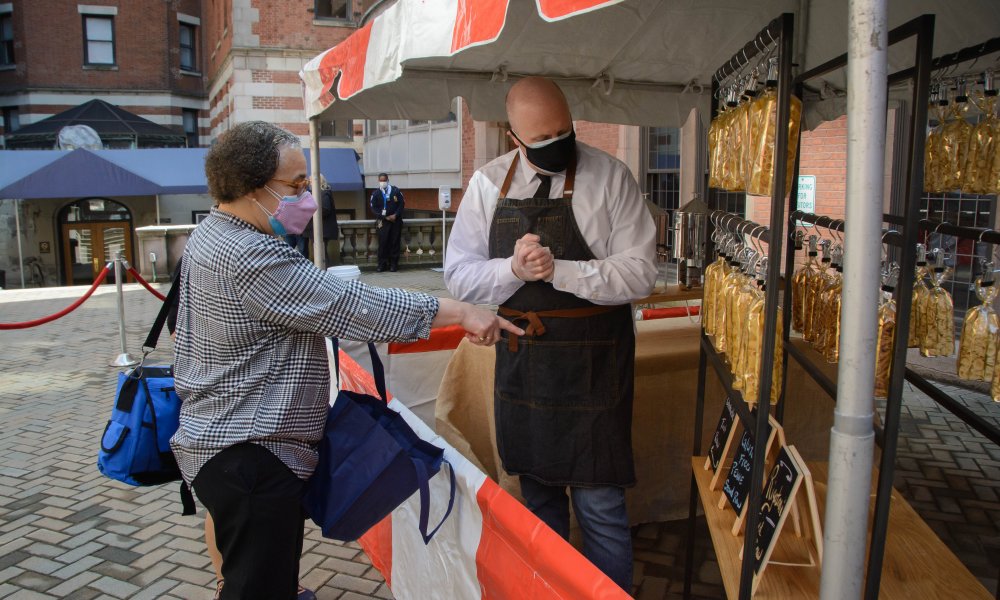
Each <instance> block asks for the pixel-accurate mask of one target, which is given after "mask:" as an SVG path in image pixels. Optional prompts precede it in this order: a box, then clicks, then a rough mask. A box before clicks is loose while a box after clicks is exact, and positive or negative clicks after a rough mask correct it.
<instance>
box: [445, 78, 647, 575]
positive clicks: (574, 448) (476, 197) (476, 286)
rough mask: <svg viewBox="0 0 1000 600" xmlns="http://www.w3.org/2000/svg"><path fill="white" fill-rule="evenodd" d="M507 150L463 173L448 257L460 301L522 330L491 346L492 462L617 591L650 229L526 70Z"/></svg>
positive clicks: (548, 86)
mask: <svg viewBox="0 0 1000 600" xmlns="http://www.w3.org/2000/svg"><path fill="white" fill-rule="evenodd" d="M507 117H508V120H509V122H510V129H511V131H510V133H509V135H510V136H511V138H512V139H513V141H514V143H515V144H516V145H517V149H516V150H514V151H513V152H510V153H507V154H505V155H503V156H501V157H499V158H497V159H495V160H493V161H492V162H490V163H488V164H487V165H485V166H483V167H482V168H481V169H479V170H477V171H476V172H475V174H474V175H473V176H472V179H471V180H470V182H469V188H468V190H467V191H466V192H465V195H464V197H463V199H462V204H461V206H460V208H459V210H458V216H457V218H456V220H455V225H454V228H453V230H452V233H451V236H450V238H449V240H448V254H447V258H446V265H445V283H446V285H447V286H448V290H449V291H450V292H451V293H452V294H453V295H454V296H455V297H456V298H459V299H461V300H466V301H469V302H473V303H479V304H497V305H499V306H500V309H499V312H500V314H501V315H504V316H506V317H507V318H508V319H510V320H512V321H515V322H517V324H518V325H520V326H521V327H523V328H524V329H525V330H526V335H525V336H523V337H516V336H509V337H508V336H504V337H502V338H500V339H499V340H485V341H486V342H490V341H495V342H499V343H497V345H496V351H497V360H496V380H495V384H494V402H495V412H496V427H497V447H498V450H499V452H500V458H501V459H502V461H503V466H504V469H505V470H506V471H507V472H508V473H511V474H516V475H519V476H520V482H521V492H522V494H523V495H524V498H525V501H526V503H527V505H528V508H529V509H531V511H532V512H534V513H535V515H537V516H538V517H539V518H540V519H541V520H542V521H544V522H545V523H546V524H547V525H549V526H550V527H551V528H552V529H553V530H555V531H556V532H557V533H559V534H560V535H562V536H563V537H564V538H568V536H569V500H568V499H567V495H566V489H567V488H569V491H570V494H569V498H570V499H572V502H573V510H574V512H575V514H576V517H577V521H578V522H579V524H580V528H581V530H582V532H583V545H584V547H583V550H584V555H585V556H586V557H587V558H588V559H590V561H591V562H593V563H594V564H595V565H596V566H597V567H598V568H600V569H601V570H602V571H604V572H605V573H606V574H607V575H608V576H609V577H610V578H611V579H612V580H614V581H615V583H617V584H618V585H620V586H621V587H622V588H623V589H624V590H625V591H631V586H632V541H631V536H630V530H629V521H628V515H627V514H626V512H625V488H626V487H630V486H632V485H634V484H635V470H634V467H633V461H632V435H631V433H632V395H633V363H634V355H635V334H634V328H633V321H632V310H631V306H630V302H632V301H634V300H637V299H639V298H643V297H645V296H647V295H648V294H649V293H650V292H651V291H652V289H653V285H654V284H655V282H656V275H657V269H656V263H655V245H654V244H655V234H656V226H655V224H654V222H653V219H652V217H651V216H650V214H649V212H648V210H647V209H646V206H645V204H644V202H643V201H642V197H641V195H640V193H639V188H638V185H637V184H636V181H635V179H634V178H633V177H632V174H631V173H630V172H629V170H628V168H627V167H626V166H625V165H624V164H622V163H621V162H620V161H618V160H616V159H615V158H612V157H611V156H609V155H608V154H606V153H604V152H602V151H600V150H597V149H594V148H591V147H589V146H587V145H585V144H582V143H577V142H576V139H575V133H574V131H573V121H572V117H571V115H570V111H569V106H568V104H567V102H566V98H565V96H564V95H563V93H562V91H561V90H560V89H559V87H558V86H557V85H555V84H554V83H553V82H551V81H549V80H548V79H543V78H540V77H529V78H526V79H523V80H521V81H519V82H518V83H516V84H515V85H514V86H512V87H511V89H510V92H509V93H508V96H507Z"/></svg>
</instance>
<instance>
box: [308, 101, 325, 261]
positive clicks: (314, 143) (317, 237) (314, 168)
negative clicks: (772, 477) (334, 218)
mask: <svg viewBox="0 0 1000 600" xmlns="http://www.w3.org/2000/svg"><path fill="white" fill-rule="evenodd" d="M309 163H310V166H309V171H310V172H311V173H312V191H313V196H315V197H316V205H317V206H316V215H315V216H314V217H313V231H312V234H313V263H315V264H316V266H317V267H319V268H320V269H324V268H326V241H325V240H324V239H323V190H321V189H319V117H313V118H311V119H309Z"/></svg>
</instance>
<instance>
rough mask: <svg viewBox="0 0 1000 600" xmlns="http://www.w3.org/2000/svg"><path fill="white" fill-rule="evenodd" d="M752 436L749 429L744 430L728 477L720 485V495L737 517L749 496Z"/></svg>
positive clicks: (751, 467) (741, 512)
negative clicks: (724, 498)
mask: <svg viewBox="0 0 1000 600" xmlns="http://www.w3.org/2000/svg"><path fill="white" fill-rule="evenodd" d="M753 447H754V441H753V436H752V435H750V430H749V429H744V431H743V437H742V438H741V439H740V445H739V446H738V447H737V448H736V456H734V457H733V464H732V466H731V467H730V468H729V476H728V477H726V482H725V483H724V484H722V493H723V495H724V496H725V497H726V499H727V500H729V505H730V506H732V507H733V510H735V511H736V514H737V515H740V514H743V507H744V506H745V505H746V500H747V496H749V495H750V471H752V470H753Z"/></svg>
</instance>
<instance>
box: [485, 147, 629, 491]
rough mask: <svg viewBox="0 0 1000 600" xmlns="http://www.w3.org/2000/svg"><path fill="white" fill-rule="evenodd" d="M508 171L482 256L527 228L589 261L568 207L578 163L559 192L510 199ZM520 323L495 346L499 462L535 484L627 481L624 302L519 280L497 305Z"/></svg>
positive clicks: (510, 246)
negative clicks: (519, 332) (602, 301)
mask: <svg viewBox="0 0 1000 600" xmlns="http://www.w3.org/2000/svg"><path fill="white" fill-rule="evenodd" d="M519 158H520V154H515V156H514V161H513V163H512V164H511V166H510V170H509V171H508V172H507V177H506V179H505V180H504V183H503V186H502V187H501V189H500V199H499V201H498V203H497V207H496V212H494V214H493V222H492V223H491V225H490V235H489V253H490V258H507V257H510V256H512V255H513V253H514V243H515V241H516V240H517V239H519V238H520V237H521V236H523V235H524V234H526V233H529V232H530V233H534V234H536V235H538V236H540V237H541V244H542V245H543V246H547V247H548V248H549V249H550V250H552V254H553V258H556V259H563V260H574V261H585V260H593V259H594V255H593V253H592V252H591V251H590V248H589V246H588V245H587V243H586V241H585V240H584V239H583V236H582V235H581V234H580V230H579V228H578V227H577V224H576V219H575V218H574V215H573V207H572V201H573V181H574V177H575V174H576V161H575V160H574V161H573V163H572V164H570V166H569V168H568V169H567V172H566V184H565V189H564V191H563V196H562V197H561V198H551V199H550V198H525V199H517V198H508V197H506V196H507V192H508V190H509V189H510V182H511V180H512V178H513V175H514V172H515V170H516V169H517V164H518V160H519ZM498 312H499V313H500V314H501V315H504V316H506V317H507V318H508V319H511V320H513V321H515V322H516V323H517V324H518V325H519V326H521V327H523V328H524V329H525V330H526V335H524V336H522V337H520V338H518V337H517V336H510V335H509V334H508V333H507V332H503V334H504V338H505V340H504V341H502V342H501V343H499V344H497V346H496V352H497V358H496V382H495V386H494V411H495V416H496V427H497V449H498V450H499V454H500V458H501V460H502V461H503V466H504V469H505V470H506V471H507V472H508V473H510V474H512V475H526V476H529V477H532V478H534V479H536V480H538V481H541V482H542V483H546V484H552V485H568V486H580V487H587V486H599V485H613V486H622V487H626V486H631V485H634V484H635V468H634V465H633V461H632V396H633V365H634V359H635V333H634V330H633V323H632V310H631V306H630V305H628V304H624V305H619V306H598V305H596V304H593V303H592V302H588V301H587V300H584V299H582V298H578V297H577V296H575V295H573V294H571V293H569V292H562V291H559V290H556V289H555V288H554V287H553V286H552V284H551V283H546V282H542V281H532V282H527V283H525V284H524V285H523V286H522V287H521V288H520V289H519V290H518V291H517V292H516V293H515V294H514V295H513V296H511V297H510V298H509V299H508V300H507V301H506V302H505V303H503V304H502V305H501V306H500V309H499V311H498Z"/></svg>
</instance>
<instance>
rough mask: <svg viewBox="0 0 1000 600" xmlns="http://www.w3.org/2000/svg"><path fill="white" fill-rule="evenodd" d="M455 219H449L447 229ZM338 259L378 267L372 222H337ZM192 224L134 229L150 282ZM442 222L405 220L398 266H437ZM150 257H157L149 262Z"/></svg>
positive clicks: (173, 260)
mask: <svg viewBox="0 0 1000 600" xmlns="http://www.w3.org/2000/svg"><path fill="white" fill-rule="evenodd" d="M454 221H455V219H448V220H447V224H448V229H449V231H450V230H451V225H452V223H454ZM339 225H340V256H341V261H342V262H343V263H345V264H354V265H358V266H359V267H362V268H364V267H374V266H376V265H377V264H378V230H377V229H376V228H375V221H374V220H371V219H368V220H358V221H340V223H339ZM194 228H195V226H194V225H150V226H147V227H137V228H136V230H135V232H136V237H137V239H138V244H137V246H138V251H139V256H138V257H137V261H136V262H138V265H137V266H138V267H139V272H140V273H141V274H142V276H143V277H145V278H147V279H149V280H150V281H152V279H150V278H151V277H152V276H153V273H154V270H155V273H156V274H157V279H158V280H159V281H163V280H164V279H165V278H166V279H169V277H170V273H172V272H173V269H174V266H175V265H176V264H177V260H178V259H179V258H180V256H181V254H182V253H183V252H184V245H185V244H186V243H187V240H188V237H190V235H191V232H192V231H193V230H194ZM441 241H442V237H441V219H405V220H404V221H403V235H402V242H401V246H402V248H401V254H400V257H399V262H400V264H401V265H408V264H413V265H440V264H441V262H442V254H441ZM151 254H152V255H155V256H156V264H155V266H154V264H153V263H152V261H151V260H150V259H151Z"/></svg>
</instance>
